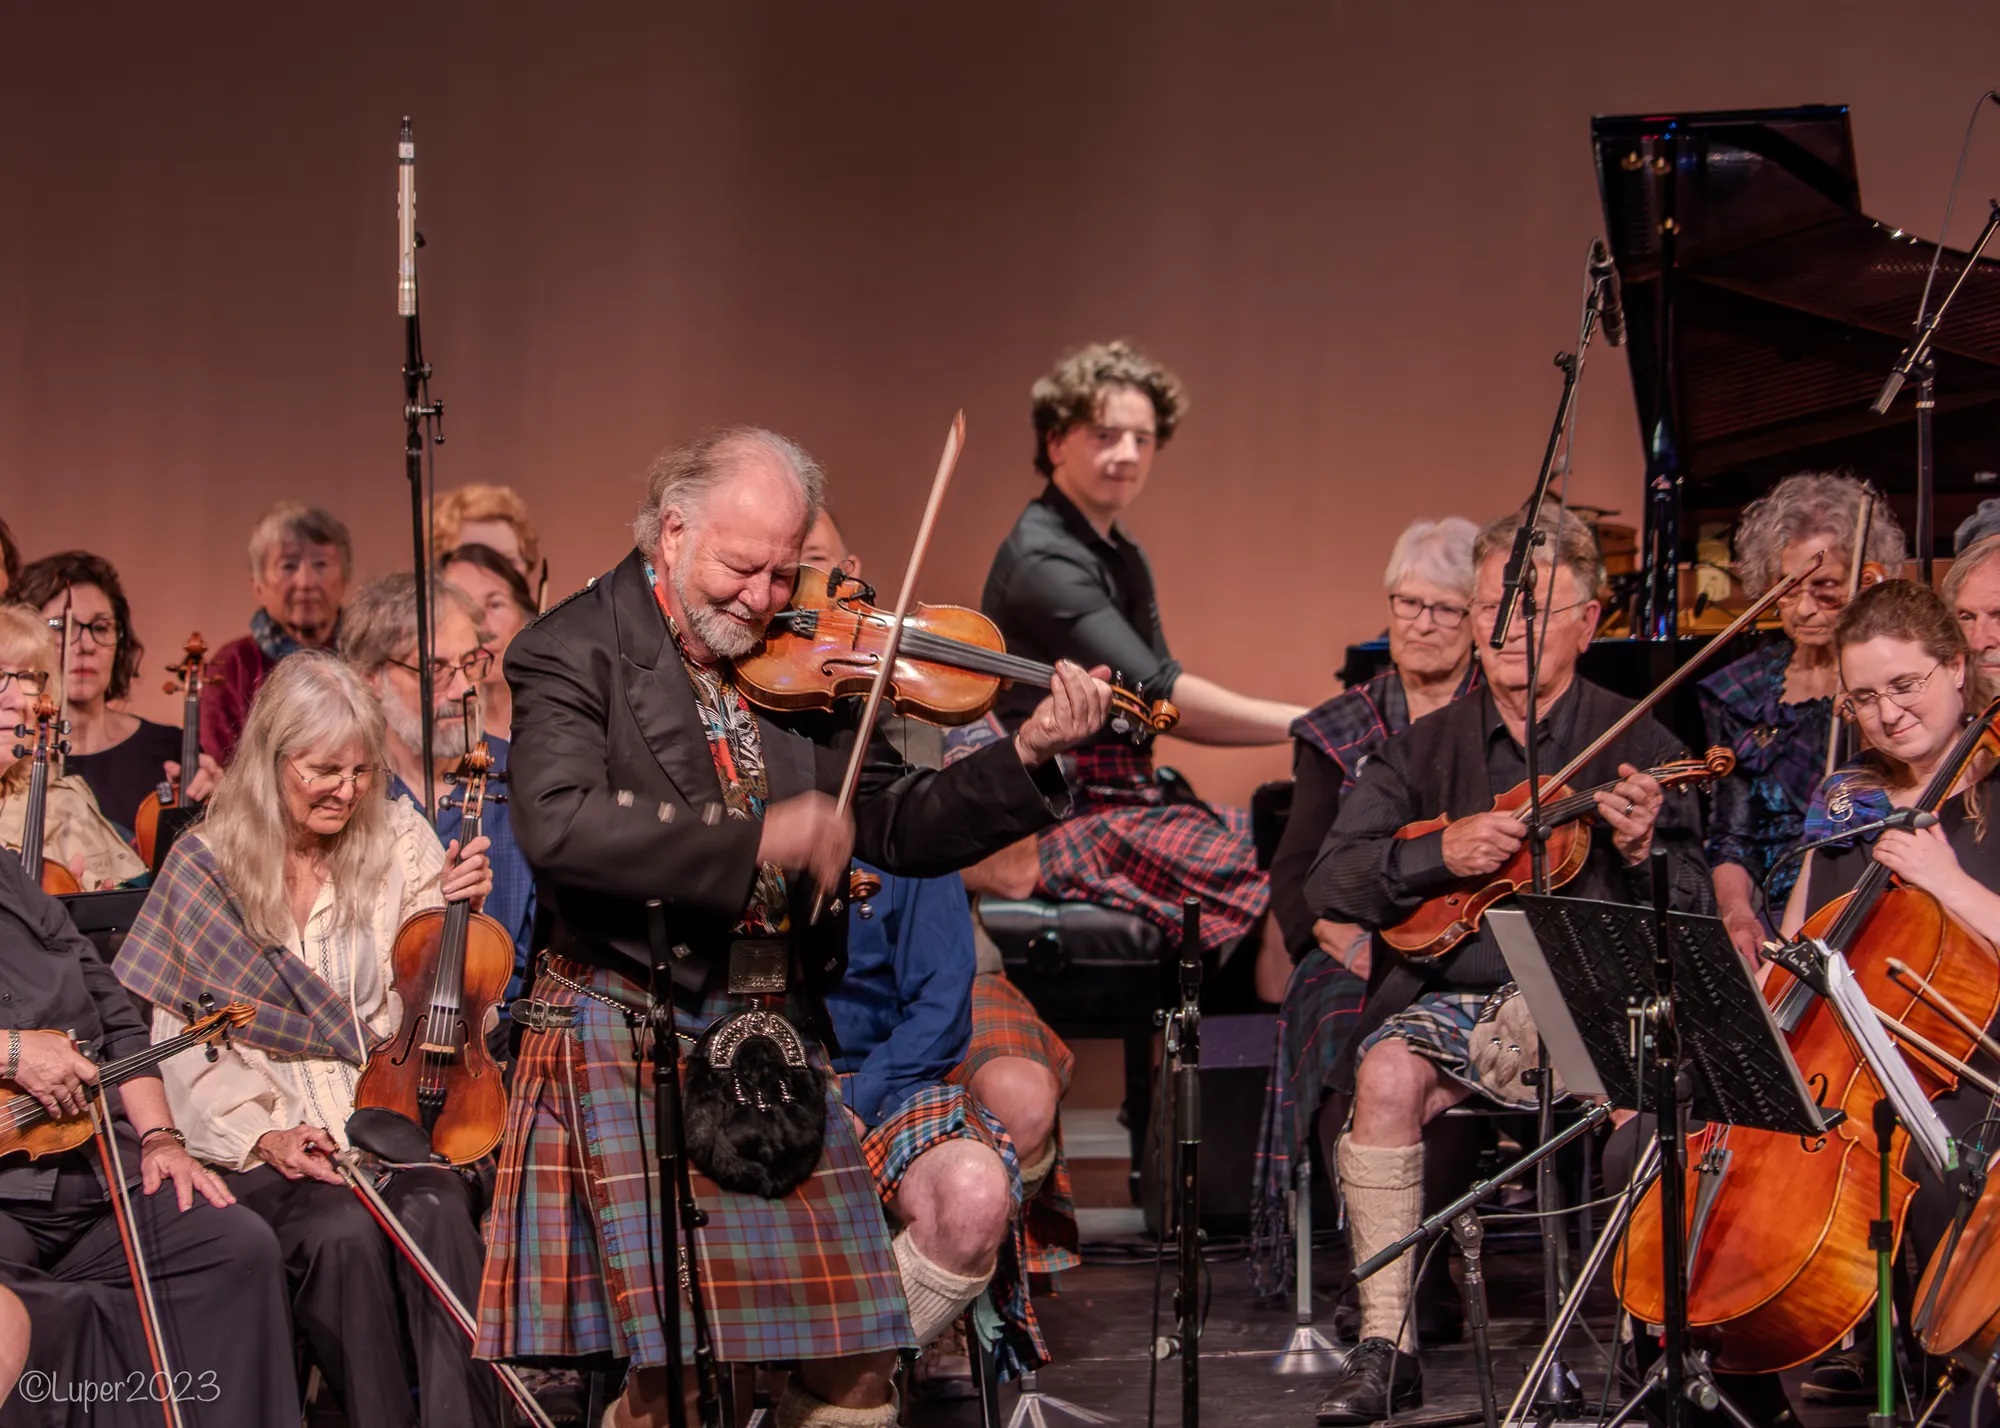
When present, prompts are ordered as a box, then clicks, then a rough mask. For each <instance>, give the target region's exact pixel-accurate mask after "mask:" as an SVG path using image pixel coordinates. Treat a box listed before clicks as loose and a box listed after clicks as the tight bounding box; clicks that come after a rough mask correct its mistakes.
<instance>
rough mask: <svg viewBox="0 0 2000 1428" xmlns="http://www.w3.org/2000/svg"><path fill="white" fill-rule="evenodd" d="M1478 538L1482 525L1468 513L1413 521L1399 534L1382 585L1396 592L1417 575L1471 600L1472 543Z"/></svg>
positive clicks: (1383, 575)
mask: <svg viewBox="0 0 2000 1428" xmlns="http://www.w3.org/2000/svg"><path fill="white" fill-rule="evenodd" d="M1478 539H1479V527H1478V526H1475V525H1474V524H1473V523H1472V522H1471V521H1468V520H1467V519H1466V518H1465V517H1464V516H1446V517H1445V518H1444V519H1443V520H1441V521H1430V520H1419V521H1411V522H1410V523H1409V525H1407V526H1405V527H1404V528H1403V533H1402V534H1401V535H1399V536H1397V537H1396V547H1395V549H1394V550H1392V551H1390V552H1389V568H1388V569H1387V570H1384V571H1383V572H1382V588H1383V589H1384V590H1389V591H1393V590H1394V589H1395V588H1396V587H1397V586H1398V585H1401V584H1402V583H1403V582H1404V581H1405V580H1408V579H1411V578H1412V577H1415V578H1416V579H1418V580H1428V581H1430V582H1431V584H1433V585H1438V586H1442V587H1443V588H1444V589H1446V590H1456V591H1457V592H1458V593H1459V594H1461V595H1463V596H1465V597H1466V598H1467V599H1471V598H1472V546H1473V542H1475V541H1476V540H1478Z"/></svg>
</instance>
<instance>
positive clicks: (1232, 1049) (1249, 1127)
mask: <svg viewBox="0 0 2000 1428" xmlns="http://www.w3.org/2000/svg"><path fill="white" fill-rule="evenodd" d="M1277 1038H1278V1019H1277V1018H1276V1017H1275V1016H1271V1015H1268V1014H1264V1013H1258V1014H1256V1015H1246V1016H1205V1017H1203V1018H1202V1019H1201V1070H1200V1077H1201V1153H1200V1155H1201V1172H1200V1173H1201V1227H1202V1228H1203V1229H1204V1230H1206V1231H1207V1232H1208V1233H1209V1234H1211V1235H1246V1234H1248V1233H1249V1232H1250V1208H1251V1205H1252V1203H1253V1201H1254V1198H1255V1193H1256V1187H1255V1186H1254V1185H1252V1183H1251V1177H1252V1176H1253V1175H1254V1174H1255V1172H1256V1168H1257V1130H1258V1127H1259V1126H1261V1125H1262V1124H1263V1121H1264V1083H1265V1081H1266V1079H1267V1078H1268V1077H1269V1075H1270V1071H1271V1052H1272V1049H1273V1048H1274V1047H1275V1046H1276V1044H1277ZM1161 1074H1162V1075H1164V1074H1165V1071H1164V1068H1163V1069H1162V1073H1161ZM1163 1135H1164V1136H1165V1138H1166V1140H1167V1142H1168V1144H1166V1146H1165V1147H1164V1148H1165V1150H1166V1151H1167V1153H1168V1154H1169V1155H1171V1154H1172V1150H1173V1146H1172V1144H1171V1141H1172V1138H1173V1126H1172V1123H1171V1121H1169V1123H1168V1124H1167V1125H1166V1126H1162V1125H1161V1124H1160V1097H1159V1090H1158V1087H1157V1086H1156V1087H1155V1088H1154V1094H1153V1103H1152V1105H1151V1106H1150V1107H1149V1108H1148V1110H1147V1132H1146V1160H1145V1164H1144V1165H1143V1166H1141V1167H1140V1173H1139V1184H1140V1196H1141V1204H1142V1205H1144V1207H1145V1211H1146V1229H1147V1232H1148V1233H1150V1234H1153V1235H1158V1234H1160V1233H1161V1232H1162V1228H1163V1226H1164V1225H1165V1224H1166V1216H1165V1215H1164V1214H1163V1213H1162V1212H1161V1201H1160V1191H1161V1187H1162V1182H1163V1181H1164V1180H1165V1179H1166V1177H1165V1176H1164V1175H1163V1174H1162V1173H1161V1172H1162V1166H1163V1162H1162V1161H1161V1158H1160V1152H1161V1149H1162V1136H1163Z"/></svg>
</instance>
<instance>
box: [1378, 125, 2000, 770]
mask: <svg viewBox="0 0 2000 1428" xmlns="http://www.w3.org/2000/svg"><path fill="white" fill-rule="evenodd" d="M1591 144H1592V150H1593V153H1594V154H1595V158H1596V165H1597V178H1598V189H1599V193H1600V195H1601V197H1602V200H1603V207H1604V220H1605V228H1606V233H1607V238H1608V242H1609V245H1610V248H1611V253H1612V257H1613V260H1614V261H1615V262H1616V264H1617V267H1618V272H1619V277H1620V280H1621V281H1622V283H1623V285H1624V300H1625V314H1626V325H1627V329H1628V331H1629V334H1630V337H1629V346H1628V356H1629V366H1630V370H1631V374H1632V388H1633V395H1634V397H1635V398H1636V401H1637V408H1638V418H1639V433H1638V434H1639V440H1640V444H1641V449H1642V450H1643V451H1644V453H1645V463H1646V465H1645V470H1646V477H1645V501H1644V524H1643V526H1642V529H1641V532H1640V538H1639V554H1638V558H1639V565H1640V568H1639V570H1638V572H1636V578H1635V579H1633V580H1631V581H1629V582H1627V583H1626V585H1625V589H1626V591H1627V592H1628V593H1629V595H1630V599H1631V604H1632V608H1631V609H1630V611H1629V612H1628V613H1629V617H1630V618H1629V621H1628V627H1629V628H1630V629H1631V630H1632V631H1633V632H1634V634H1633V637H1631V638H1626V639H1600V640H1598V641H1597V642H1596V643H1595V644H1594V645H1593V647H1592V649H1591V650H1590V652H1589V653H1588V654H1587V655H1586V656H1585V662H1584V665H1583V669H1584V672H1585V673H1586V674H1588V675H1589V676H1590V677H1591V678H1593V679H1595V680H1597V681H1598V682H1599V683H1602V684H1605V685H1607V686H1609V687H1611V688H1613V689H1616V690H1619V691H1620V692H1623V693H1626V694H1631V695H1634V696H1636V695H1639V694H1642V693H1644V692H1645V691H1646V690H1647V689H1649V688H1651V687H1652V686H1653V685H1654V684H1655V683H1657V682H1658V681H1659V680H1660V679H1661V678H1663V677H1664V676H1665V675H1666V674H1667V673H1668V672H1669V671H1671V670H1672V669H1673V668H1674V666H1675V665H1677V664H1678V663H1680V662H1681V661H1682V660H1684V659H1685V658H1687V657H1688V656H1689V655H1690V654H1692V653H1693V652H1694V651H1695V650H1696V649H1698V648H1699V647H1700V643H1701V642H1700V641H1699V640H1696V639H1689V638H1683V637H1682V636H1681V633H1680V632H1681V628H1682V625H1683V619H1682V616H1683V613H1684V611H1683V609H1682V603H1683V599H1684V591H1685V585H1684V582H1683V580H1682V578H1681V576H1682V572H1683V570H1684V569H1685V568H1686V566H1687V565H1688V563H1689V562H1691V561H1692V560H1693V559H1694V558H1695V544H1696V540H1697V536H1698V534H1699V532H1700V530H1701V528H1702V527H1703V526H1704V525H1709V526H1715V525H1718V524H1720V525H1723V526H1727V525H1729V524H1731V523H1733V522H1734V521H1735V519H1736V517H1737V515H1738V514H1739V513H1740V512H1741V511H1742V509H1743V507H1744V506H1746V505H1747V504H1749V503H1750V502H1751V501H1753V500H1755V499H1756V498H1757V497H1758V496H1760V495H1762V494H1763V493H1764V492H1765V491H1766V490H1768V489H1770V487H1771V486H1772V485H1774V484H1776V482H1777V481H1779V480H1780V479H1781V478H1783V477H1785V476H1788V475H1790V474H1792V473H1793V472H1795V471H1810V470H1822V471H1825V470H1846V471H1852V472H1854V473H1855V474H1856V475H1860V476H1864V477H1866V478H1867V479H1869V480H1871V481H1873V482H1874V483H1875V484H1876V486H1877V487H1879V488H1880V489H1881V490H1883V491H1884V492H1886V493H1887V495H1888V498H1889V502H1890V504H1891V506H1892V507H1893V508H1894V509H1895V511H1896V514H1897V516H1898V518H1899V519H1900V520H1901V521H1902V523H1903V528H1904V529H1905V530H1907V531H1910V532H1911V533H1912V536H1913V537H1914V535H1915V533H1916V531H1917V510H1916V505H1917V501H1916V488H1917V480H1916V464H1917V463H1916V456H1917V435H1916V430H1915V418H1916V410H1915V408H1916V397H1915V387H1914V384H1912V385H1911V386H1909V387H1906V388H1905V389H1904V392H1903V395H1902V396H1901V398H1900V399H1899V401H1898V402H1897V404H1896V405H1895V406H1894V407H1893V408H1892V409H1891V410H1890V412H1889V413H1888V414H1887V415H1886V416H1880V417H1878V416H1876V415H1875V414H1874V413H1873V412H1872V411H1871V410H1870V408H1871V406H1872V404H1873V402H1874V400H1875V397H1876V395H1877V393H1878V392H1879V391H1880V390H1881V388H1882V382H1883V379H1884V378H1885V377H1886V376H1887V375H1888V373H1889V371H1890V369H1891V368H1892V367H1893V366H1894V365H1895V363H1896V361H1897V358H1898V355H1899V353H1900V352H1901V351H1902V349H1903V348H1904V347H1905V346H1907V345H1908V343H1909V341H1910V339H1911V337H1912V335H1913V333H1912V319H1913V318H1914V317H1915V316H1916V311H1917V300H1918V297H1919V295H1920V294H1921V293H1922V291H1923V286H1924V275H1925V272H1926V269H1927V268H1928V266H1929V264H1930V261H1931V257H1932V255H1933V253H1935V252H1936V251H1937V249H1936V246H1935V245H1933V244H1931V243H1928V242H1925V241H1923V240H1921V239H1918V238H1914V237H1912V236H1911V235H1910V234H1909V233H1907V232H1905V231H1904V230H1903V229H1901V228H1899V227H1897V226H1895V225H1894V224H1891V223H1885V222H1883V221H1881V220H1879V219H1874V218H1870V217H1869V216H1868V215H1867V214H1865V213H1863V212H1862V211H1861V196H1860V182H1859V179H1858V177H1857V174H1856V169H1855V162H1854V136H1853V130H1852V127H1851V125H1850V123H1849V117H1848V111H1847V107H1846V106H1845V105H1812V106H1806V107H1801V108H1794V109H1754V110H1723V111H1712V112H1702V113H1685V114H1649V115H1622V116H1611V117H1599V118H1597V119H1594V120H1592V121H1591ZM1985 197H1986V190H1985V189H1984V188H1983V187H1982V186H1981V184H1980V182H1979V181H1978V178H1977V176H1976V175H1974V176H1972V177H1971V178H1970V179H1969V180H1968V182H1967V183H1966V185H1965V186H1964V187H1963V188H1962V189H1961V192H1960V202H1959V210H1958V213H1957V215H1956V219H1955V221H1956V222H1957V223H1959V224H1962V225H1964V227H1965V229H1966V231H1967V232H1974V231H1976V230H1977V226H1978V224H1979V223H1980V222H1982V221H1983V220H1984V216H1985V204H1984V201H1983V200H1984V199H1985ZM1965 263H1966V255H1965V254H1963V253H1961V252H1959V251H1956V250H1953V249H1949V248H1947V249H1945V250H1944V253H1943V256H1942V258H1941V259H1940V261H1939V264H1938V275H1937V281H1936V284H1935V286H1934V287H1933V289H1932V296H1931V305H1932V308H1933V310H1934V309H1935V307H1936V304H1937V303H1938V301H1939V300H1940V299H1942V297H1943V296H1944V294H1945V293H1946V292H1947V291H1949V290H1950V287H1951V284H1952V283H1953V282H1954V281H1955V280H1956V279H1957V277H1958V275H1959V273H1960V272H1961V271H1963V269H1964V267H1965ZM1933 350H1934V352H1935V356H1936V364H1937V371H1936V392H1937V406H1936V417H1935V421H1934V443H1935V446H1934V449H1935V453H1936V460H1935V471H1936V476H1935V482H1936V485H1935V491H1936V502H1935V519H1934V522H1933V530H1934V533H1935V539H1934V541H1933V554H1934V555H1937V556H1940V557H1942V556H1948V555H1949V554H1950V553H1951V552H1950V542H1951V533H1952V531H1953V529H1954V527H1956V525H1957V524H1958V522H1959V521H1960V520H1962V519H1963V518H1964V517H1965V516H1967V515H1969V514H1970V513H1971V512H1972V510H1973V508H1974V507H1975V506H1976V505H1977V504H1978V503H1979V501H1980V500H1981V499H1983V498H1984V497H1987V496H2000V262H1995V261H1993V260H1990V259H1986V260H1982V261H1981V262H1980V264H1979V265H1978V267H1977V268H1976V269H1975V270H1974V271H1973V274H1972V276H1971V278H1970V279H1969V280H1968V281H1967V282H1966V285H1965V289H1964V291H1962V292H1961V293H1960V294H1959V295H1958V297H1957V299H1956V300H1955V301H1954V302H1953V304H1952V307H1951V311H1950V313H1949V314H1948V316H1947V317H1946V319H1945V322H1944V324H1943V326H1942V327H1941V328H1940V330H1939V332H1938V335H1937V337H1936V339H1935V341H1934V343H1933ZM1600 370H1602V369H1600ZM1551 400H1553V392H1552V393H1551ZM1756 638H1758V637H1757V636H1754V635H1750V636H1743V637H1741V639H1742V640H1743V641H1744V642H1745V644H1744V646H1743V647H1744V648H1747V647H1748V642H1749V641H1751V640H1754V639H1756ZM1739 652H1740V650H1735V649H1732V650H1725V651H1720V652H1718V653H1717V655H1716V657H1715V659H1714V662H1713V664H1712V665H1711V666H1710V667H1711V668H1719V667H1720V666H1721V665H1722V663H1724V662H1725V661H1726V660H1727V659H1730V658H1733V657H1734V656H1735V655H1736V654H1737V653H1739ZM1348 656H1349V657H1348V662H1347V666H1346V667H1345V668H1344V669H1343V671H1342V674H1343V676H1344V677H1346V678H1349V679H1350V680H1351V679H1352V678H1353V677H1354V676H1357V675H1358V676H1361V677H1366V675H1367V674H1369V673H1372V672H1373V671H1374V669H1377V668H1380V665H1381V663H1382V661H1383V660H1384V659H1386V657H1387V646H1386V644H1385V643H1384V642H1382V641H1373V642H1370V644H1368V645H1357V646H1354V647H1352V648H1351V649H1350V650H1349V652H1348ZM1661 713H1662V717H1664V718H1665V719H1666V720H1667V722H1669V723H1670V724H1672V725H1673V727H1674V728H1675V729H1676V730H1677V731H1678V732H1679V733H1681V735H1682V736H1683V737H1684V738H1686V739H1687V740H1688V741H1689V743H1690V745H1694V746H1698V741H1699V740H1700V739H1701V737H1702V730H1701V723H1700V719H1699V716H1698V714H1697V713H1696V710H1695V704H1694V698H1693V688H1692V683H1690V685H1688V686H1685V687H1684V688H1683V689H1682V691H1681V692H1680V695H1679V697H1678V698H1677V699H1675V700H1674V702H1673V704H1672V706H1671V707H1670V708H1668V709H1665V710H1662V711H1661Z"/></svg>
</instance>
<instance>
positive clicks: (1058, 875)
mask: <svg viewBox="0 0 2000 1428" xmlns="http://www.w3.org/2000/svg"><path fill="white" fill-rule="evenodd" d="M1036 851H1037V854H1038V855H1039V864H1040V866H1039V876H1038V879H1037V889H1038V890H1039V891H1041V892H1043V893H1044V894H1046V895H1047V896H1049V897H1051V898H1054V899H1056V900H1057V901H1061V902H1094V903H1097V904H1098V905H1100V906H1103V907H1114V908H1117V909H1118V910H1119V911H1121V912H1129V913H1132V914H1133V915H1135V916H1138V917H1143V918H1145V919H1146V921H1148V922H1150V923H1152V924H1153V925H1154V926H1155V927H1158V928H1159V929H1160V930H1161V931H1162V932H1165V933H1166V934H1167V936H1168V937H1169V938H1171V939H1173V940H1174V941H1176V942H1178V941H1179V940H1180V935H1181V900H1182V899H1183V898H1189V897H1198V898H1200V899H1201V931H1202V940H1203V941H1205V942H1206V943H1207V944H1208V945H1209V946H1211V947H1224V946H1227V945H1228V944H1230V943H1232V942H1235V941H1237V940H1238V939H1240V938H1241V937H1243V935H1244V934H1245V933H1247V932H1249V931H1250V929H1251V928H1252V927H1253V926H1254V925H1255V924H1256V921H1257V919H1258V918H1259V917H1262V916H1263V915H1264V912H1265V910H1266V909H1267V908H1269V907H1270V905H1271V882H1270V879H1269V878H1268V877H1266V876H1265V875H1264V874H1263V873H1262V872H1259V871H1258V869H1257V850H1256V847H1255V846H1254V845H1253V844H1252V843H1251V841H1250V815H1249V813H1248V812H1246V811H1245V810H1243V809H1241V808H1212V807H1210V806H1209V805H1208V804H1205V803H1161V804H1157V805H1153V806H1147V805H1143V804H1132V805H1117V804H1112V805H1107V806H1105V807H1103V808H1101V809H1100V810H1098V811H1095V812H1090V813H1082V814H1078V815H1076V816H1074V817H1072V818H1070V819H1068V820H1066V821H1065V822H1062V823H1059V824H1057V825H1056V826H1055V827H1054V828H1051V829H1049V830H1048V831H1047V832H1046V833H1043V834H1042V835H1041V837H1040V839H1039V840H1038V841H1037V843H1036Z"/></svg>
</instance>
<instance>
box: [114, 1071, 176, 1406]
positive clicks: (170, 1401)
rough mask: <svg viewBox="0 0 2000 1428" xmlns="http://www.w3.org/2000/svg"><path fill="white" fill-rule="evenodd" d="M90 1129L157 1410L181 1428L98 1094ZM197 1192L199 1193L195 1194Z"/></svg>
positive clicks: (154, 1304) (141, 1253) (119, 1163)
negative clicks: (107, 1191) (156, 1397)
mask: <svg viewBox="0 0 2000 1428" xmlns="http://www.w3.org/2000/svg"><path fill="white" fill-rule="evenodd" d="M88 1101H89V1107H90V1129H91V1133H92V1134H93V1135H95V1136H96V1137H97V1153H98V1155H100V1156H101V1157H103V1160H104V1178H105V1179H106V1180H107V1181H108V1182H109V1183H110V1184H109V1188H110V1191H111V1214H112V1218H114V1219H115V1220H117V1222H118V1238H119V1241H120V1243H121V1244H122V1245H123V1247H124V1250H125V1270H126V1272H127V1273H128V1274H130V1275H131V1276H132V1288H133V1292H134V1293H135V1294H136V1296H137V1297H138V1300H139V1327H140V1329H141V1330H142V1331H143V1332H144V1334H145V1338H146V1356H147V1357H148V1358H150V1359H151V1360H152V1363H153V1381H154V1383H155V1384H156V1385H157V1387H158V1392H159V1395H160V1411H161V1413H162V1414H163V1415H164V1416H165V1418H166V1421H167V1428H184V1425H185V1420H184V1419H183V1418H182V1416H181V1404H180V1397H179V1395H178V1394H177V1393H176V1392H175V1387H176V1384H177V1382H178V1380H176V1379H175V1377H174V1373H173V1369H172V1367H171V1366H170V1365H169V1364H168V1363H167V1343H166V1340H165V1339H164V1338H162V1337H161V1335H160V1304H159V1301H158V1300H157V1299H155V1298H154V1297H153V1276H152V1274H151V1273H150V1272H149V1271H148V1270H147V1267H146V1252H145V1249H144V1247H143V1246H142V1245H141V1244H140V1243H139V1221H138V1217H137V1216H135V1215H134V1214H133V1213H132V1192H131V1190H130V1188H129V1187H127V1185H126V1184H125V1166H124V1164H123V1157H122V1156H120V1155H119V1153H118V1132H117V1129H116V1127H114V1126H113V1125H112V1122H111V1103H110V1101H109V1100H108V1099H106V1097H105V1096H104V1094H103V1092H102V1091H100V1092H99V1093H98V1094H97V1095H94V1096H91V1097H88ZM196 1193H197V1194H198V1193H200V1192H199V1191H197V1192H196Z"/></svg>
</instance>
